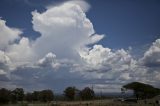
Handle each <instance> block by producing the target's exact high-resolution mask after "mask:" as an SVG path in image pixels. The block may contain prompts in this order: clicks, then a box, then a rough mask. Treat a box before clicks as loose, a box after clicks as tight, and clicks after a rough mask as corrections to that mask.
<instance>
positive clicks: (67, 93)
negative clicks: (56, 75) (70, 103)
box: [64, 87, 76, 100]
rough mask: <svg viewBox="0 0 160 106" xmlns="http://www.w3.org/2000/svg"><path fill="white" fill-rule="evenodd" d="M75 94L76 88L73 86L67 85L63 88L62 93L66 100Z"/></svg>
mask: <svg viewBox="0 0 160 106" xmlns="http://www.w3.org/2000/svg"><path fill="white" fill-rule="evenodd" d="M75 94H76V88H75V87H67V88H66V89H65V90H64V95H65V97H66V98H67V99H68V100H74V98H75Z"/></svg>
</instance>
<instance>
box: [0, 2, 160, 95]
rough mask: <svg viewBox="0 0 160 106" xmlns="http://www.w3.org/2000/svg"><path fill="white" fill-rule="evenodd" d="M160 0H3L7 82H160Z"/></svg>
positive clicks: (99, 85)
mask: <svg viewBox="0 0 160 106" xmlns="http://www.w3.org/2000/svg"><path fill="white" fill-rule="evenodd" d="M159 19H160V1H159V0H99V1H98V0H72V1H71V0H45V1H44V0H1V1H0V87H1V88H2V87H5V88H8V89H14V88H17V87H23V88H24V89H25V90H27V91H33V90H41V89H53V91H55V92H63V90H64V89H65V88H66V87H68V86H75V87H77V88H79V89H82V88H84V87H86V86H89V87H92V86H93V87H94V90H95V91H96V92H99V91H102V90H103V92H120V88H121V87H122V85H124V84H127V83H129V82H133V81H140V82H144V83H148V84H152V85H154V86H156V87H160V83H159V81H160V72H159V71H160V20H159Z"/></svg>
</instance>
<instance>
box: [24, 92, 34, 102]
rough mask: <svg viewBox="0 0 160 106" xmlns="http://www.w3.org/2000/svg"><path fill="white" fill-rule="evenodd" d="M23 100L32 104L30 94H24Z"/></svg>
mask: <svg viewBox="0 0 160 106" xmlns="http://www.w3.org/2000/svg"><path fill="white" fill-rule="evenodd" d="M25 100H26V101H28V102H32V101H33V95H32V93H26V94H25Z"/></svg>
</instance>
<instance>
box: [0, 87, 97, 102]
mask: <svg viewBox="0 0 160 106" xmlns="http://www.w3.org/2000/svg"><path fill="white" fill-rule="evenodd" d="M62 97H63V98H64V99H63V100H69V101H72V100H91V99H94V97H95V93H94V91H93V90H92V89H90V88H89V87H85V88H84V89H82V90H78V89H77V88H75V87H67V88H66V89H65V90H64V92H63V96H62ZM56 99H57V98H55V95H54V93H53V91H52V90H41V91H33V92H27V93H25V91H24V90H23V88H16V89H14V90H8V89H6V88H1V89H0V103H1V104H5V103H17V102H23V101H27V102H50V101H53V100H56Z"/></svg>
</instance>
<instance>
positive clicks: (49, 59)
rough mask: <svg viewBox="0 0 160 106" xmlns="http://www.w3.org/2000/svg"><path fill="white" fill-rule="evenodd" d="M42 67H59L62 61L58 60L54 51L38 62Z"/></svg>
mask: <svg viewBox="0 0 160 106" xmlns="http://www.w3.org/2000/svg"><path fill="white" fill-rule="evenodd" d="M37 65H38V66H40V67H43V68H45V67H52V68H54V69H57V68H59V67H60V63H59V62H58V61H57V60H56V55H55V54H53V53H48V54H47V55H46V56H45V57H44V58H42V59H40V60H39V61H38V63H37Z"/></svg>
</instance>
